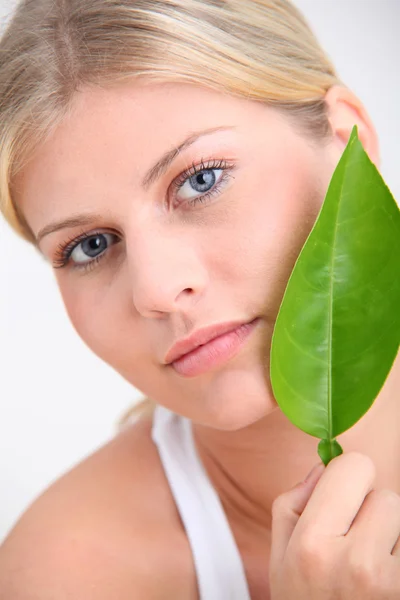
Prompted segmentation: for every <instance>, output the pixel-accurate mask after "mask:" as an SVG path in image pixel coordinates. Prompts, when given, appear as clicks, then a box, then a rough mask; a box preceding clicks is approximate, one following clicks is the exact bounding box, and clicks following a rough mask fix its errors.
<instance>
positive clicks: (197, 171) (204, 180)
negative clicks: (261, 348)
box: [174, 160, 235, 206]
mask: <svg viewBox="0 0 400 600" xmlns="http://www.w3.org/2000/svg"><path fill="white" fill-rule="evenodd" d="M234 168H235V165H233V164H229V163H227V162H226V161H224V160H217V161H210V162H209V163H206V164H205V163H204V161H201V164H200V165H194V164H193V165H192V166H191V167H190V169H187V170H185V171H184V172H183V173H182V174H181V175H180V176H179V177H178V179H177V180H176V181H175V182H174V187H175V189H176V192H175V197H176V198H177V200H178V201H179V204H180V203H184V202H187V203H188V204H190V205H191V206H194V205H195V204H197V203H202V202H206V201H207V200H209V199H210V198H211V197H213V196H215V195H217V194H218V193H219V192H220V191H221V189H222V187H223V185H224V184H225V183H226V182H227V181H228V179H229V178H230V171H232V170H233V169H234Z"/></svg>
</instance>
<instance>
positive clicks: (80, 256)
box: [53, 233, 119, 269]
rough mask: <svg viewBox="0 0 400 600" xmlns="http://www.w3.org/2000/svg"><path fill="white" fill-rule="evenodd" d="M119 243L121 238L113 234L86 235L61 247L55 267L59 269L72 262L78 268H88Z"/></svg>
mask: <svg viewBox="0 0 400 600" xmlns="http://www.w3.org/2000/svg"><path fill="white" fill-rule="evenodd" d="M118 241H119V238H118V237H117V236H116V235H115V234H113V233H92V234H89V235H87V234H84V235H83V236H80V237H78V238H76V239H74V240H71V241H70V242H69V243H68V244H66V245H65V246H63V245H61V246H60V247H59V249H58V251H57V255H56V260H55V261H54V265H53V266H54V268H56V269H57V268H58V269H59V268H62V267H65V266H66V265H67V263H68V262H69V261H72V263H73V265H74V267H76V268H87V267H88V266H89V265H91V264H92V263H94V262H98V261H99V260H100V258H101V257H102V256H103V255H104V253H105V252H106V251H107V250H108V248H109V247H110V246H111V245H113V244H115V243H116V242H118Z"/></svg>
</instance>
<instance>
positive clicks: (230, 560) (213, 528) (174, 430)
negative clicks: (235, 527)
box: [152, 405, 251, 600]
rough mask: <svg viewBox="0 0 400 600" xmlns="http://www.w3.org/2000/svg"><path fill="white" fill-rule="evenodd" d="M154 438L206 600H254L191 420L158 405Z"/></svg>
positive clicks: (199, 586) (201, 596)
mask: <svg viewBox="0 0 400 600" xmlns="http://www.w3.org/2000/svg"><path fill="white" fill-rule="evenodd" d="M152 439H153V441H154V443H155V444H156V446H157V448H158V452H159V455H160V459H161V463H162V465H163V468H164V471H165V475H166V477H167V479H168V482H169V485H170V488H171V492H172V495H173V497H174V499H175V502H176V506H177V509H178V511H179V514H180V516H181V519H182V521H183V524H184V527H185V530H186V534H187V536H188V539H189V543H190V546H191V550H192V554H193V560H194V564H195V568H196V574H197V583H198V588H199V595H200V599H201V600H251V599H250V593H249V588H248V585H247V580H246V575H245V571H244V567H243V563H242V559H241V556H240V553H239V550H238V547H237V545H236V542H235V538H234V537H233V533H232V530H231V528H230V525H229V522H228V519H227V517H226V515H225V512H224V509H223V507H222V504H221V501H220V499H219V496H218V494H217V492H216V490H215V488H214V487H213V485H212V483H211V481H210V479H209V477H208V475H207V472H206V471H205V469H204V466H203V464H202V462H201V460H200V457H199V455H198V454H197V451H196V446H195V443H194V439H193V434H192V427H191V421H190V420H189V419H187V418H185V417H182V416H180V415H177V414H175V413H173V412H171V411H170V410H168V409H167V408H165V407H163V406H160V405H157V407H156V409H155V412H154V417H153V427H152Z"/></svg>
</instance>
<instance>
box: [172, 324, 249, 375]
mask: <svg viewBox="0 0 400 600" xmlns="http://www.w3.org/2000/svg"><path fill="white" fill-rule="evenodd" d="M241 325H245V323H244V322H243V321H230V322H227V323H218V324H216V325H210V326H209V327H204V329H199V330H198V331H195V332H194V333H192V335H190V336H189V337H187V338H184V339H183V340H179V341H178V342H176V344H174V345H173V346H172V347H171V348H170V349H169V350H168V352H167V354H166V356H165V359H164V364H166V365H169V364H171V363H173V362H175V361H176V360H178V359H179V358H182V357H183V356H184V355H185V354H188V353H189V352H192V351H193V350H195V349H196V348H198V347H199V346H203V345H204V344H207V343H208V342H210V341H211V340H213V339H214V338H216V337H219V336H220V335H223V334H224V333H228V332H230V331H234V330H235V329H237V328H238V327H240V326H241Z"/></svg>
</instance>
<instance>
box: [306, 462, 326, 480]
mask: <svg viewBox="0 0 400 600" xmlns="http://www.w3.org/2000/svg"><path fill="white" fill-rule="evenodd" d="M324 470H325V465H324V463H322V462H320V463H318V464H317V465H315V466H314V467H313V468H312V469H311V471H310V472H309V474H308V475H307V477H306V478H305V480H304V481H303V482H302V483H308V482H309V481H310V480H311V479H316V478H317V477H318V476H319V475H321V474H322V473H323V472H324Z"/></svg>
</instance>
